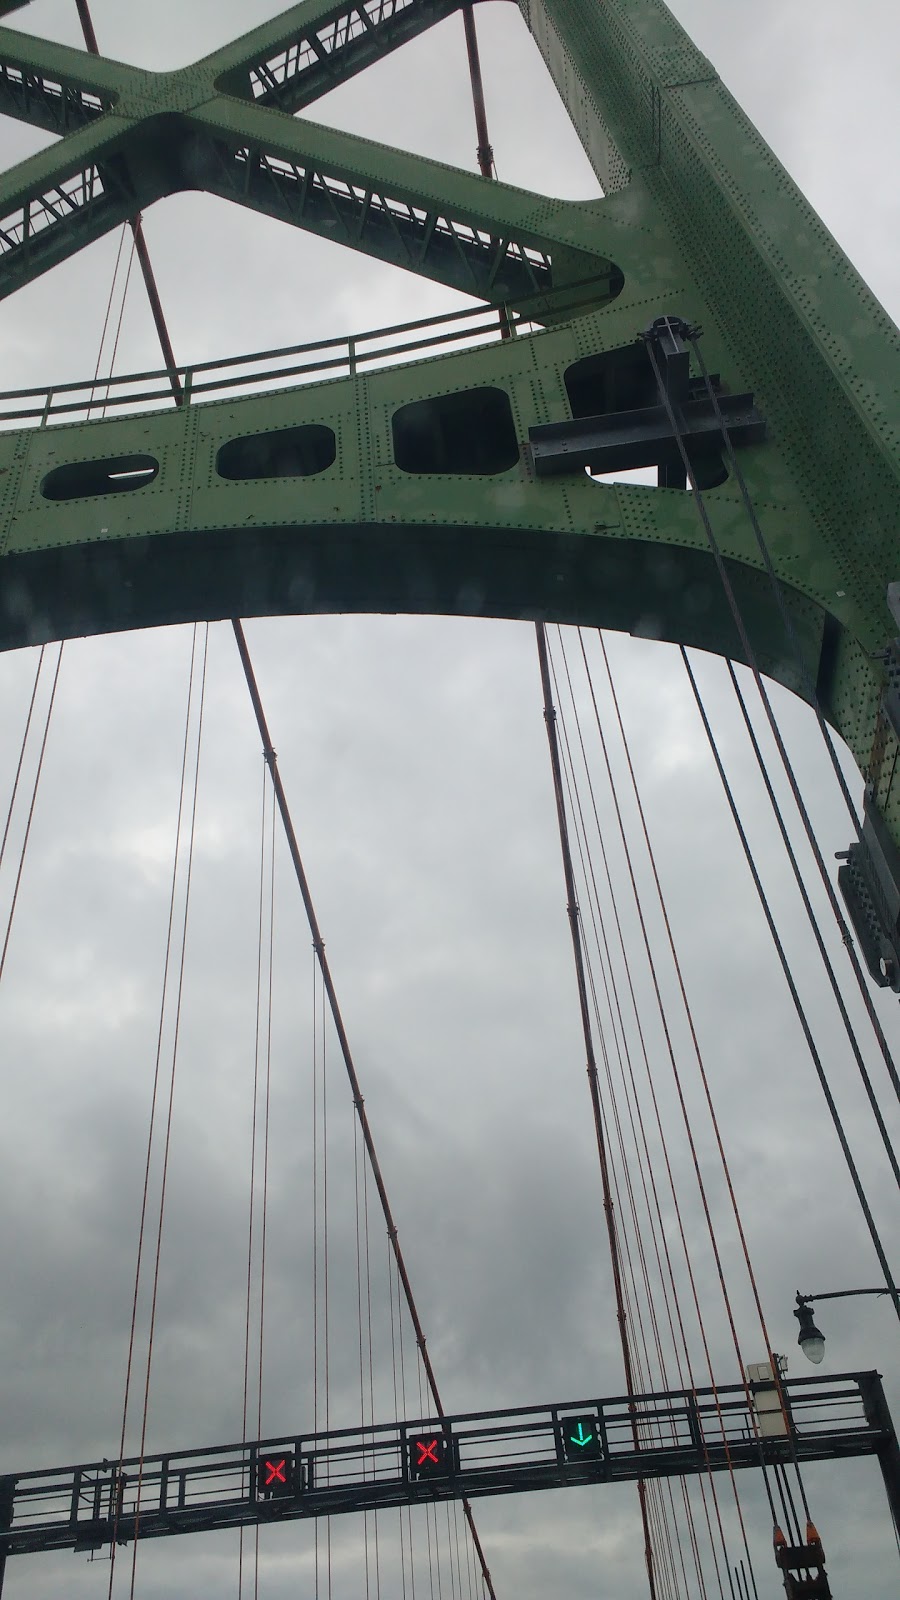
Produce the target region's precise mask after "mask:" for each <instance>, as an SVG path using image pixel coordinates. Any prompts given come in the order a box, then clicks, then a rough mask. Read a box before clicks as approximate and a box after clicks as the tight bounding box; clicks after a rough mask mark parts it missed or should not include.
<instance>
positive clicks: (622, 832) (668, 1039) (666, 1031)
mask: <svg viewBox="0 0 900 1600" xmlns="http://www.w3.org/2000/svg"><path fill="white" fill-rule="evenodd" d="M579 634H580V630H579ZM582 654H583V657H584V662H585V670H586V673H587V679H588V687H589V690H590V696H591V703H592V706H593V710H594V719H595V723H596V726H597V731H598V735H599V739H600V745H601V749H602V752H603V758H604V764H605V767H606V772H607V777H608V779H609V784H610V791H611V794H612V800H613V806H614V809H615V814H616V820H617V825H618V831H619V837H620V839H621V842H622V849H623V852H624V855H625V862H626V866H627V869H628V877H629V882H630V884H631V892H632V896H633V899H634V904H635V910H636V912H637V917H638V923H639V926H640V929H641V938H642V941H643V945H644V950H645V953H646V956H647V963H648V969H649V972H650V978H651V983H652V986H653V992H654V996H655V999H656V1006H657V1010H658V1013H659V1018H660V1024H661V1027H662V1031H663V1037H664V1040H665V1045H666V1054H667V1056H668V1060H669V1065H670V1067H671V1068H672V1073H673V1077H674V1080H675V1084H676V1089H677V1091H678V1097H679V1103H680V1105H681V1111H682V1120H683V1122H684V1124H685V1131H686V1133H687V1138H688V1144H689V1148H690V1150H691V1154H692V1161H693V1166H694V1173H695V1176H696V1179H697V1183H698V1187H699V1191H700V1196H701V1200H702V1201H703V1203H704V1215H705V1218H706V1223H707V1231H708V1233H709V1236H710V1243H711V1245H712V1249H713V1255H714V1257H715V1259H716V1264H717V1269H718V1276H719V1282H720V1287H721V1288H722V1291H723V1298H724V1302H725V1308H726V1312H727V1314H728V1318H729V1323H730V1327H731V1332H732V1341H733V1343H734V1344H735V1352H736V1354H737V1358H738V1366H739V1370H740V1372H741V1376H742V1380H743V1383H744V1388H745V1392H746V1394H747V1401H748V1406H749V1405H750V1393H749V1388H748V1385H747V1378H746V1373H745V1371H744V1365H743V1359H742V1356H741V1352H740V1344H739V1341H738V1339H737V1332H736V1329H735V1327H734V1320H733V1317H732V1315H731V1307H730V1300H729V1297H728V1293H727V1286H726V1285H725V1280H724V1270H723V1267H722V1263H721V1258H720V1255H719V1251H718V1243H717V1240H716V1235H715V1229H714V1227H713V1223H712V1217H711V1214H710V1211H709V1205H708V1202H707V1200H706V1189H705V1185H704V1183H703V1177H702V1173H701V1171H700V1166H699V1160H698V1157H697V1151H696V1146H695V1143H694V1140H693V1135H692V1132H691V1127H690V1119H689V1118H688V1115H687V1108H686V1105H685V1103H684V1098H683V1091H682V1089H681V1077H680V1073H679V1070H678V1063H677V1061H676V1057H675V1050H674V1045H673V1041H672V1035H671V1030H670V1027H669V1021H668V1017H667V1015H666V1009H665V1006H664V1003H663V998H662V991H661V988H660V983H659V976H658V973H657V969H656V961H655V958H654V955H653V949H652V946H651V944H650V936H649V933H648V930H647V923H646V918H645V916H644V909H643V905H642V902H641V897H640V894H639V892H638V886H637V877H636V874H635V868H634V862H633V859H632V854H631V849H630V846H629V844H628V837H627V833H626V829H625V822H624V818H623V815H622V809H621V806H620V804H619V798H618V794H617V792H616V786H615V780H614V778H613V773H612V766H611V763H610V758H609V752H608V749H607V744H606V737H605V735H604V732H603V725H602V722H601V719H600V711H599V707H598V705H597V697H596V693H595V690H594V685H593V679H592V676H591V672H590V667H589V665H588V662H587V655H586V653H585V651H584V641H583V637H582ZM620 937H621V927H620ZM629 987H630V990H631V999H632V1004H633V1006H634V1007H635V1015H636V1017H637V1025H638V1030H639V1034H640V1037H641V1041H642V1045H643V1055H644V1063H645V1067H646V1071H647V1079H648V1085H649V1089H650V1095H651V1102H652V1105H653V1109H654V1116H655V1119H656V1124H657V1128H658V1130H659V1133H660V1138H661V1141H662V1147H663V1155H664V1159H665V1163H666V1170H667V1174H668V1180H669V1187H670V1190H671V1194H672V1200H673V1205H674V1207H675V1213H676V1216H677V1218H678V1224H679V1232H680V1236H681V1242H682V1248H683V1250H684V1255H685V1263H686V1266H687V1271H688V1277H689V1281H690V1284H691V1292H692V1296H693V1300H694V1305H695V1309H696V1313H697V1319H698V1324H699V1328H700V1334H701V1339H702V1343H703V1349H704V1354H705V1357H706V1364H707V1369H708V1372H709V1380H710V1384H711V1385H712V1386H713V1392H714V1394H715V1396H716V1409H717V1413H718V1417H719V1423H720V1427H721V1429H722V1436H723V1446H724V1450H725V1455H726V1459H727V1461H728V1466H729V1476H730V1480H731V1486H732V1492H733V1494H734V1499H735V1506H736V1509H737V1513H738V1519H739V1522H740V1526H741V1534H742V1541H743V1544H744V1548H745V1551H746V1553H747V1562H748V1565H749V1567H750V1574H751V1578H752V1579H753V1589H754V1594H756V1592H757V1591H756V1579H755V1575H754V1573H753V1564H752V1560H751V1557H750V1547H749V1542H748V1538H747V1531H746V1527H745V1524H744V1518H743V1512H742V1510H741V1505H740V1496H739V1492H738V1487H737V1480H736V1478H735V1474H734V1467H733V1464H732V1461H731V1454H730V1450H729V1446H728V1440H727V1437H726V1430H725V1422H724V1417H723V1415H722V1411H721V1407H720V1405H719V1401H718V1391H717V1390H716V1388H715V1376H714V1373H713V1367H712V1356H711V1352H710V1348H709V1343H708V1340H707V1335H706V1328H705V1324H704V1320H703V1313H702V1311H701V1307H700V1299H699V1293H698V1289H697V1283H696V1279H695V1276H694V1270H693V1266H692V1264H691V1259H690V1252H689V1249H688V1244H687V1235H686V1232H685V1227H684V1221H683V1217H682V1212H681V1206H680V1202H679V1200H678V1194H677V1190H676V1188H675V1180H674V1175H673V1172H672V1167H671V1162H670V1159H669V1154H668V1147H667V1142H666V1139H665V1134H664V1131H663V1124H662V1117H661V1113H660V1108H659V1102H658V1099H657V1095H656V1089H655V1086H654V1084H653V1079H652V1075H651V1073H650V1066H649V1060H648V1057H647V1051H646V1046H645V1045H644V1040H643V1030H642V1028H641V1024H640V1018H639V1016H638V1013H637V1001H636V998H635V994H634V988H633V986H632V985H631V979H630V976H629ZM751 1416H753V1412H752V1407H751ZM755 1436H756V1440H757V1444H758V1447H759V1453H760V1466H761V1468H762V1474H763V1483H764V1485H765V1488H766V1493H767V1496H768V1499H769V1505H770V1508H771V1510H772V1518H773V1521H775V1520H776V1519H775V1506H774V1502H773V1500H772V1492H771V1488H770V1485H769V1481H768V1477H767V1474H766V1469H765V1460H764V1457H763V1452H762V1443H761V1440H760V1438H759V1432H758V1429H755Z"/></svg>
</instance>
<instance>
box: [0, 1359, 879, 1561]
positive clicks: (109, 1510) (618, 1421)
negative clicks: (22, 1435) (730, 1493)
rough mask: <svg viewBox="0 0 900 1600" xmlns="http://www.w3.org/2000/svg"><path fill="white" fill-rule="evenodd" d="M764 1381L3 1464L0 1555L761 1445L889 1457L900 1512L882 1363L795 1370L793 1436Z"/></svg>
mask: <svg viewBox="0 0 900 1600" xmlns="http://www.w3.org/2000/svg"><path fill="white" fill-rule="evenodd" d="M753 1389H754V1392H753V1396H752V1399H751V1402H750V1404H748V1399H747V1393H746V1391H745V1390H744V1388H743V1387H742V1386H739V1385H728V1386H724V1387H720V1388H718V1389H698V1390H696V1391H674V1392H667V1393H658V1394H649V1395H638V1396H636V1397H635V1398H634V1399H633V1400H628V1399H627V1398H620V1399H604V1400H597V1399H589V1400H579V1401H573V1402H572V1403H570V1404H562V1403H561V1404H557V1405H551V1406H542V1407H525V1406H522V1407H518V1408H516V1409H515V1410H510V1411H500V1412H478V1413H472V1414H469V1415H466V1416H456V1417H446V1418H444V1419H442V1420H436V1419H434V1418H431V1419H427V1418H426V1419H423V1420H420V1421H409V1422H403V1423H395V1424H391V1425H389V1426H384V1427H366V1428H362V1429H350V1428H346V1429H341V1430H337V1431H332V1432H329V1433H319V1434H315V1435H302V1436H294V1435H285V1436H282V1437H279V1438H274V1439H265V1440H260V1441H258V1442H257V1441H254V1442H253V1443H248V1444H234V1445H221V1446H215V1447H213V1448H211V1449H206V1450H182V1451H177V1452H171V1453H169V1454H167V1455H161V1456H145V1457H144V1459H143V1462H139V1461H138V1460H136V1459H135V1460H133V1461H124V1462H122V1463H121V1465H120V1464H119V1463H118V1462H110V1461H103V1462H92V1463H90V1464H89V1465H84V1466H76V1467H61V1468H55V1469H53V1470H51V1471H48V1472H25V1473H22V1474H20V1475H18V1476H15V1477H13V1476H10V1477H6V1478H0V1561H2V1560H3V1559H5V1556H6V1555H17V1554H25V1553H26V1552H29V1551H38V1550H59V1549H70V1550H71V1549H74V1550H85V1549H100V1548H101V1547H102V1546H103V1545H104V1544H109V1543H110V1542H111V1541H112V1540H113V1539H115V1540H117V1541H119V1542H125V1541H128V1540H132V1539H134V1538H141V1539H151V1538H159V1537H162V1536H164V1535H167V1534H176V1533H178V1534H183V1533H199V1532H207V1531H209V1530H210V1529H213V1528H231V1527H238V1526H244V1525H246V1524H248V1523H261V1522H270V1521H280V1520H291V1519H293V1518H297V1517H319V1516H332V1515H335V1514H337V1513H339V1512H346V1511H363V1510H379V1509H383V1508H387V1507H390V1506H398V1505H420V1504H426V1503H428V1502H429V1501H434V1500H451V1499H461V1498H462V1497H463V1496H467V1497H469V1498H470V1499H471V1498H474V1497H476V1496H479V1495H488V1494H492V1495H493V1494H512V1493H529V1492H535V1491H537V1490H540V1489H558V1488H566V1487H570V1488H572V1487H579V1486H583V1485H585V1484H602V1483H623V1482H628V1481H633V1480H635V1479H639V1478H640V1479H647V1478H654V1477H668V1476H681V1475H683V1474H694V1473H702V1472H707V1471H712V1472H718V1471H723V1470H729V1469H732V1468H744V1467H757V1468H758V1467H759V1465H760V1460H761V1458H763V1459H765V1461H766V1462H767V1463H769V1464H772V1463H775V1462H784V1463H789V1462H790V1460H791V1459H792V1456H795V1457H796V1459H797V1460H798V1461H800V1462H803V1463H806V1462H810V1461H827V1460H844V1459H848V1458H849V1457H851V1456H876V1457H877V1458H878V1460H879V1463H880V1465H881V1468H882V1472H883V1474H884V1479H885V1485H886V1488H887V1491H888V1497H889V1499H890V1501H891V1505H892V1508H893V1509H894V1511H895V1513H896V1512H897V1510H898V1500H900V1455H898V1448H897V1440H896V1437H895V1434H894V1430H893V1426H892V1423H891V1418H890V1414H889V1411H888V1408H887V1405H886V1402H885V1399H884V1392H883V1390H882V1386H881V1380H880V1378H879V1377H878V1374H877V1373H874V1372H866V1373H854V1374H851V1375H844V1376H840V1377H836V1378H826V1377H821V1376H819V1377H814V1378H806V1379H799V1380H795V1381H793V1382H791V1383H788V1384H785V1385H784V1398H785V1406H786V1412H787V1416H788V1418H789V1421H790V1427H791V1439H790V1440H789V1439H788V1437H787V1435H786V1430H785V1429H784V1424H783V1421H782V1415H783V1414H782V1412H781V1411H780V1409H779V1408H778V1407H777V1404H776V1410H777V1425H776V1432H775V1433H774V1434H772V1433H769V1434H766V1433H765V1431H764V1429H763V1425H762V1422H761V1419H762V1417H763V1416H764V1415H765V1414H766V1407H767V1406H771V1403H772V1400H773V1398H775V1399H776V1402H777V1392H776V1390H775V1388H774V1386H773V1385H771V1384H768V1385H761V1386H753ZM757 1389H762V1390H763V1391H764V1392H765V1396H766V1398H765V1399H763V1398H762V1396H761V1395H758V1394H757V1393H756V1390H757ZM757 1404H758V1406H759V1413H758V1418H757V1416H756V1415H755V1413H756V1408H757ZM751 1406H752V1408H753V1410H752V1412H751ZM768 1415H769V1417H770V1420H771V1418H772V1413H771V1411H769V1412H768ZM778 1428H780V1429H781V1430H782V1431H781V1432H780V1433H779V1432H778V1431H777V1429H778ZM761 1430H762V1436H761Z"/></svg>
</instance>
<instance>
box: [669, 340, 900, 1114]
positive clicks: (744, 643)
mask: <svg viewBox="0 0 900 1600" xmlns="http://www.w3.org/2000/svg"><path fill="white" fill-rule="evenodd" d="M647 354H648V356H649V358H650V363H651V365H652V367H653V374H654V377H655V379H656V386H657V390H658V392H659V397H660V400H661V402H662V405H663V408H664V410H665V412H666V416H667V418H668V422H669V426H670V428H671V429H672V434H673V437H674V439H675V441H676V444H677V446H678V453H679V455H680V456H681V460H682V464H683V466H684V469H685V472H686V474H687V480H688V483H689V484H690V486H691V490H692V491H693V497H694V504H695V505H696V507H697V514H698V516H699V517H700V521H701V523H702V524H703V530H704V533H705V534H706V538H707V542H708V544H709V547H710V550H711V552H712V556H713V560H714V561H715V564H716V570H717V572H718V574H719V581H720V583H721V585H722V588H723V590H724V593H725V598H726V600H727V602H728V609H729V610H730V612H731V615H732V619H733V621H734V625H735V628H736V629H737V633H738V638H739V639H740V642H741V648H742V650H743V652H744V657H745V660H746V661H747V664H748V666H749V667H750V670H751V672H752V673H753V681H754V683H755V684H756V689H757V693H758V694H759V698H760V701H761V702H762V707H763V710H764V712H765V715H766V720H767V721H768V724H769V727H770V729H771V731H772V737H773V739H774V740H775V744H776V746H777V749H778V754H779V757H780V759H781V763H782V766H783V767H784V771H785V776H786V777H787V780H788V783H789V785H790V789H791V794H792V795H793V797H794V803H795V805H796V807H797V811H798V813H799V815H800V820H801V822H802V823H803V828H804V831H805V833H806V837H807V839H808V841H809V846H810V849H811V850H812V853H813V856H814V858H815V862H816V866H817V868H818V870H819V876H820V877H821V879H822V884H823V886H824V889H825V892H826V894H827V896H828V901H829V904H830V906H831V909H832V911H833V912H834V917H835V920H836V922H837V925H838V930H839V932H840V935H841V939H842V941H843V943H844V946H845V948H846V951H847V955H848V958H849V961H850V965H851V967H852V969H853V974H854V977H855V978H856V982H857V984H858V986H859V991H860V994H861V995H862V999H863V1004H864V1005H865V1008H866V1012H867V1014H868V1017H869V1020H870V1022H871V1024H872V1028H873V1031H874V1033H875V1037H876V1039H877V1040H878V1046H879V1049H880V1050H881V1054H882V1056H883V1057H884V1062H885V1066H886V1067H887V1070H888V1076H889V1078H890V1080H891V1083H892V1085H893V1088H894V1092H895V1093H896V1095H897V1097H898V1099H900V1075H898V1073H897V1068H896V1066H895V1065H894V1059H893V1056H892V1054H891V1050H890V1046H889V1045H888V1042H887V1039H886V1038H885V1035H884V1030H883V1028H882V1026H881V1023H880V1021H879V1019H878V1015H877V1013H876V1011H875V1007H874V1005H873V1004H872V996H871V995H870V993H869V986H868V982H867V980H866V977H865V975H864V973H863V970H862V967H861V966H860V964H859V957H858V956H857V954H856V950H855V948H854V945H853V940H852V938H851V935H850V933H849V930H848V928H847V925H846V923H845V921H844V917H843V913H842V911H841V908H840V905H839V903H838V898H837V894H836V892H835V888H834V885H833V883H832V882H831V878H830V877H829V875H828V869H827V867H826V866H825V862H824V860H823V858H822V852H821V850H820V849H819V845H818V841H817V839H816V836H815V833H814V831H813V826H812V823H811V821H810V818H809V813H808V811H807V809H806V806H805V804H804V801H803V796H802V795H801V793H800V786H799V784H798V782H797V777H796V774H795V772H794V768H793V764H792V762H791V758H790V756H789V755H788V752H787V749H786V747H785V743H784V740H783V738H782V736H781V729H780V728H779V726H778V721H777V719H776V716H775V712H774V711H773V709H772V702H771V700H770V699H769V695H768V691H767V689H766V686H765V684H764V683H763V678H762V673H761V672H760V669H759V662H758V660H757V657H756V651H755V650H754V648H753V645H752V644H751V642H750V636H749V634H748V633H747V627H746V624H745V622H744V617H743V613H742V611H741V608H740V605H739V604H738V600H737V596H736V594H735V592H734V587H733V585H732V582H731V579H730V578H729V576H728V569H727V567H726V565H725V560H724V557H723V555H722V551H721V548H720V546H719V542H718V540H717V538H716V535H715V532H714V529H713V525H712V522H711V520H710V516H709V512H708V511H707V509H706V503H705V501H704V499H703V494H702V492H701V489H700V486H699V484H698V482H697V475H696V473H695V472H694V468H693V465H692V463H691V459H690V456H689V455H688V451H687V448H686V446H685V442H684V435H683V432H682V429H681V427H680V426H679V422H678V418H677V416H676V414H675V408H674V406H673V404H672V400H671V398H670V396H669V393H668V390H667V389H666V386H665V383H664V381H663V376H662V373H661V371H660V367H659V361H658V360H657V356H656V351H655V350H654V348H653V341H652V340H651V339H648V340H647Z"/></svg>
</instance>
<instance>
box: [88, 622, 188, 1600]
mask: <svg viewBox="0 0 900 1600" xmlns="http://www.w3.org/2000/svg"><path fill="white" fill-rule="evenodd" d="M208 652H209V623H208V622H207V623H205V624H204V630H203V655H202V659H201V663H200V691H199V704H198V709H197V746H196V752H195V756H194V768H193V774H192V794H191V815H190V820H189V823H188V847H187V863H186V873H185V886H184V908H183V911H182V918H181V927H180V930H179V946H180V948H179V958H178V984H177V987H176V991H175V1017H174V1028H173V1035H172V1064H171V1068H170V1072H169V1095H168V1104H167V1107H166V1124H165V1140H164V1143H163V1154H162V1172H161V1175H160V1194H159V1214H158V1218H157V1225H156V1251H155V1255H154V1261H153V1288H152V1292H151V1296H150V1328H149V1333H148V1337H147V1366H146V1375H145V1378H144V1400H143V1409H142V1413H141V1439H140V1447H139V1450H138V1457H139V1463H138V1480H137V1494H136V1500H135V1509H134V1535H133V1538H134V1544H133V1548H132V1552H131V1586H130V1589H129V1600H134V1585H135V1580H136V1577H137V1556H138V1544H139V1539H138V1531H139V1527H140V1515H141V1487H142V1484H143V1476H144V1447H145V1445H146V1442H147V1418H148V1415H149V1410H150V1375H151V1370H152V1366H153V1336H154V1333H155V1330H156V1307H157V1301H158V1297H159V1268H160V1259H161V1256H162V1239H163V1226H164V1222H165V1213H166V1194H167V1187H168V1176H169V1151H170V1147H171V1141H172V1116H173V1111H174V1107H175V1078H176V1071H177V1067H178V1044H179V1037H180V1032H181V1006H182V1000H183V997H184V969H185V956H186V953H187V930H188V915H189V912H190V905H191V882H192V878H193V868H194V839H195V836H196V831H197V800H198V796H199V790H200V752H201V748H202V744H203V711H204V705H205V700H206V664H207V657H208ZM110 1576H112V1574H110Z"/></svg>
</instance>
